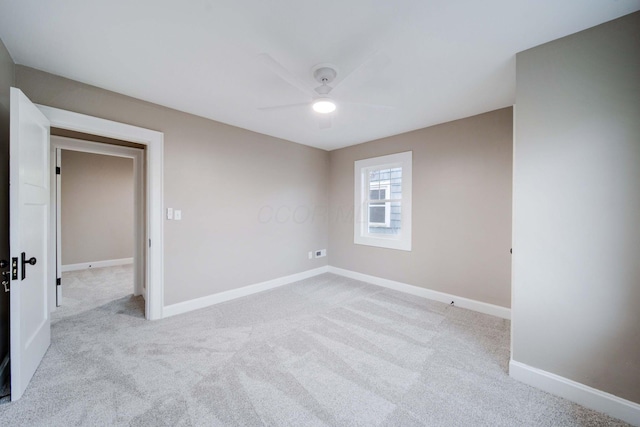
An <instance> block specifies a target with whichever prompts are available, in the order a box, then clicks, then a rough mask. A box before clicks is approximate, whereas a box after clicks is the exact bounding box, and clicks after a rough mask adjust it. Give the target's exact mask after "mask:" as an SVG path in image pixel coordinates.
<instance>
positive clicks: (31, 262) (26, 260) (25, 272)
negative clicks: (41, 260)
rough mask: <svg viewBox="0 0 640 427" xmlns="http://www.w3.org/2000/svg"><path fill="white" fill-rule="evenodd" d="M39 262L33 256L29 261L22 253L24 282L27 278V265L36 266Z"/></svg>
mask: <svg viewBox="0 0 640 427" xmlns="http://www.w3.org/2000/svg"><path fill="white" fill-rule="evenodd" d="M37 261H38V260H37V259H36V257H33V256H32V257H31V258H29V259H27V254H26V253H24V252H22V280H24V279H26V278H27V268H26V267H27V264H29V265H36V262H37Z"/></svg>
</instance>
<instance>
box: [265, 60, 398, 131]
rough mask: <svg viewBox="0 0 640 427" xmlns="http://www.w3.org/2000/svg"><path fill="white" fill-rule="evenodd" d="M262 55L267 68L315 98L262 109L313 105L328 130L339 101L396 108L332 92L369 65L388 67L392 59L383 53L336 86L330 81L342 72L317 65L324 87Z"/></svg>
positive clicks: (322, 126)
mask: <svg viewBox="0 0 640 427" xmlns="http://www.w3.org/2000/svg"><path fill="white" fill-rule="evenodd" d="M258 57H259V59H260V60H261V61H262V62H263V63H264V64H265V65H267V67H269V68H270V69H271V71H273V72H274V73H275V74H277V75H278V76H279V77H280V78H281V79H282V80H284V81H285V82H287V83H289V84H290V85H291V86H294V87H296V88H298V89H299V90H300V91H302V92H304V93H305V94H307V95H309V97H310V98H311V100H310V101H308V102H302V103H296V104H286V105H276V106H270V107H262V108H259V109H260V110H281V109H287V108H300V107H311V108H312V109H313V111H315V112H316V113H318V119H319V122H318V124H319V127H320V129H328V128H330V127H331V126H332V116H331V113H333V112H334V111H336V109H337V106H338V104H339V105H340V106H342V105H359V106H365V107H371V108H384V109H393V108H394V107H390V106H387V105H378V104H366V103H360V102H346V101H339V102H337V101H336V100H335V99H334V97H332V96H330V95H329V94H330V93H331V91H332V90H334V89H335V88H337V87H338V86H340V85H342V84H343V83H344V82H345V81H347V80H348V79H349V78H350V77H352V76H354V75H357V74H358V73H359V72H362V70H364V69H365V68H369V67H373V68H378V70H377V71H379V70H380V69H381V68H383V67H384V66H386V65H387V64H388V63H389V59H388V58H387V57H386V56H385V55H383V54H381V53H379V52H378V53H376V54H374V55H372V56H371V57H369V58H368V59H367V60H366V61H365V62H363V63H362V64H360V65H359V66H358V67H356V68H355V69H354V70H353V71H352V72H351V73H349V74H347V76H345V77H344V78H343V79H342V81H340V82H339V83H338V84H337V85H334V86H330V84H331V83H332V82H333V81H334V80H335V78H336V77H337V76H338V72H337V71H336V69H335V68H334V67H333V66H331V65H329V64H319V65H316V66H315V67H313V69H312V70H311V73H312V75H313V78H314V79H315V80H316V81H317V82H318V83H320V86H318V87H315V88H313V87H310V86H307V85H306V84H305V83H304V82H302V80H300V79H299V78H298V77H296V76H295V75H294V74H293V73H291V72H290V71H289V70H287V69H286V68H285V67H284V66H282V64H280V63H279V62H277V61H276V60H275V59H273V58H272V57H271V56H270V55H269V54H267V53H261V54H260V55H258Z"/></svg>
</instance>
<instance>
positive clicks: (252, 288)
mask: <svg viewBox="0 0 640 427" xmlns="http://www.w3.org/2000/svg"><path fill="white" fill-rule="evenodd" d="M327 269H328V267H327V266H324V267H319V268H314V269H313V270H307V271H303V272H302V273H296V274H292V275H290V276H284V277H279V278H277V279H273V280H268V281H266V282H261V283H256V284H254V285H249V286H244V287H242V288H238V289H231V290H229V291H225V292H220V293H217V294H213V295H208V296H206V297H202V298H196V299H192V300H189V301H184V302H179V303H177V304H171V305H167V306H165V307H164V309H163V310H162V317H163V318H164V317H171V316H175V315H177V314H182V313H187V312H189V311H193V310H198V309H200V308H205V307H209V306H211V305H214V304H219V303H221V302H225V301H229V300H232V299H236V298H240V297H244V296H247V295H251V294H255V293H258V292H262V291H266V290H269V289H273V288H277V287H279V286H283V285H288V284H289V283H293V282H297V281H299V280H304V279H308V278H310V277H314V276H317V275H319V274H323V273H326V272H327Z"/></svg>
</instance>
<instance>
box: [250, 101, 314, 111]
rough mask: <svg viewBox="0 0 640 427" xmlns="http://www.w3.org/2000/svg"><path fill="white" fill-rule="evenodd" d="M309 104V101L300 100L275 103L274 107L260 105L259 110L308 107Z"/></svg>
mask: <svg viewBox="0 0 640 427" xmlns="http://www.w3.org/2000/svg"><path fill="white" fill-rule="evenodd" d="M309 104H310V103H309V102H299V103H297V104H285V105H274V106H272V107H259V108H258V110H262V111H274V110H286V109H288V108H298V107H308V106H309Z"/></svg>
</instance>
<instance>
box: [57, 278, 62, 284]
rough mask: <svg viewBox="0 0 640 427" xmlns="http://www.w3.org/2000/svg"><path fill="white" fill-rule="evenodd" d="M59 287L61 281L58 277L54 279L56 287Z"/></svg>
mask: <svg viewBox="0 0 640 427" xmlns="http://www.w3.org/2000/svg"><path fill="white" fill-rule="evenodd" d="M60 285H62V279H61V278H60V277H58V278H57V279H56V286H60Z"/></svg>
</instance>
